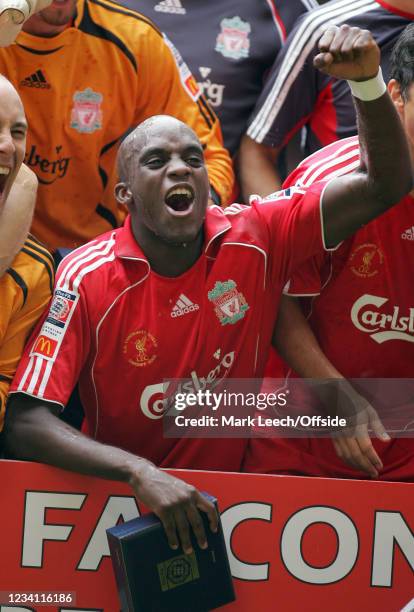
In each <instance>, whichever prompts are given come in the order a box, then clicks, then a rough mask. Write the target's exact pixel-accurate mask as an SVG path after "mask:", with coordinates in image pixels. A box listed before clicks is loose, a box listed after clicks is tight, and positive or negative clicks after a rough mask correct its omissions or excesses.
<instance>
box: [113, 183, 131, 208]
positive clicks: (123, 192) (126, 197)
mask: <svg viewBox="0 0 414 612" xmlns="http://www.w3.org/2000/svg"><path fill="white" fill-rule="evenodd" d="M115 197H116V199H117V202H119V204H123V205H124V206H129V204H130V203H131V202H132V193H131V191H130V189H129V187H128V186H127V185H125V183H117V184H116V185H115Z"/></svg>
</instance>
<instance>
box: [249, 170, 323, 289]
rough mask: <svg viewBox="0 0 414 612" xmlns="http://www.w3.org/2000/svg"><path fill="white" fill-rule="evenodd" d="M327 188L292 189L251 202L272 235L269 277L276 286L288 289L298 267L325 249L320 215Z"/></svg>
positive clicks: (316, 186) (317, 186) (320, 186)
mask: <svg viewBox="0 0 414 612" xmlns="http://www.w3.org/2000/svg"><path fill="white" fill-rule="evenodd" d="M325 186H326V183H324V182H320V183H315V184H313V185H311V186H310V187H308V188H306V189H305V188H302V187H289V188H288V189H285V190H283V191H279V192H277V193H275V194H271V195H270V196H267V198H264V199H261V200H260V199H259V200H253V202H252V208H254V209H255V210H256V212H257V214H258V215H259V216H260V217H261V221H262V222H263V221H264V223H265V226H266V227H267V230H268V232H269V234H268V238H267V239H268V242H269V254H270V260H269V265H270V276H271V278H272V279H273V282H274V283H275V284H277V286H280V285H282V286H285V284H286V282H287V281H288V280H289V279H291V278H292V275H293V273H294V272H295V271H296V269H297V268H298V267H299V266H301V265H302V264H303V263H305V262H306V261H307V260H308V259H310V258H311V257H313V256H315V255H320V254H322V253H324V251H325V249H326V247H325V243H324V230H323V218H322V212H321V206H322V198H323V191H324V188H325Z"/></svg>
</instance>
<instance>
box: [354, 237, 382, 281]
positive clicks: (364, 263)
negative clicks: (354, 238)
mask: <svg viewBox="0 0 414 612" xmlns="http://www.w3.org/2000/svg"><path fill="white" fill-rule="evenodd" d="M383 263H384V254H383V252H382V251H381V249H379V248H378V247H377V245H376V244H371V243H366V244H361V245H359V246H358V247H357V248H356V249H355V251H353V253H352V254H351V256H350V258H349V265H350V267H351V270H352V272H353V273H354V274H355V275H356V276H359V277H360V278H371V277H372V276H375V275H376V274H378V272H379V271H380V266H381V265H382V264H383Z"/></svg>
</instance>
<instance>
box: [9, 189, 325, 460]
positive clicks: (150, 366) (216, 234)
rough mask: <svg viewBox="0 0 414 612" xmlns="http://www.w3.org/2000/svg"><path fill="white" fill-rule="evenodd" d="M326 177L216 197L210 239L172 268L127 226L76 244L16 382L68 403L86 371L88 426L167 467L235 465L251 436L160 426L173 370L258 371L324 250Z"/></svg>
mask: <svg viewBox="0 0 414 612" xmlns="http://www.w3.org/2000/svg"><path fill="white" fill-rule="evenodd" d="M322 190H323V183H319V184H318V185H314V186H312V187H311V188H310V189H309V190H306V191H305V190H303V189H301V188H299V189H296V188H292V189H288V190H286V191H285V192H281V193H280V194H279V195H278V197H277V198H276V199H274V200H260V201H256V202H253V204H252V206H251V207H244V206H240V205H233V206H232V207H229V208H227V209H226V211H225V212H224V211H222V210H221V209H219V208H217V207H212V208H209V209H208V211H207V216H206V223H205V247H204V250H203V253H202V255H201V256H200V258H199V259H198V260H197V262H196V263H195V264H194V265H193V266H192V268H190V269H189V270H187V271H186V272H185V273H184V274H182V275H180V276H178V277H176V278H166V277H162V276H160V275H158V274H156V273H155V272H153V271H152V270H151V268H150V265H149V263H148V261H147V259H146V257H145V255H144V254H143V253H142V251H141V249H140V248H139V246H138V244H137V243H136V241H135V239H134V237H133V234H132V231H131V225H130V220H129V218H128V220H127V222H126V225H125V226H124V227H123V228H121V229H118V230H115V231H113V232H111V233H107V234H104V235H103V236H101V237H99V238H98V239H96V240H95V241H93V242H91V243H89V244H87V245H85V246H83V247H81V248H80V249H77V250H76V251H74V252H73V253H71V254H70V255H69V256H68V257H67V258H65V259H64V260H63V261H62V263H61V265H60V267H59V270H58V273H57V280H56V286H55V291H54V297H53V300H52V302H51V305H50V308H49V311H48V312H47V313H46V314H45V316H44V318H43V321H42V322H41V323H40V324H39V326H38V328H37V332H35V334H34V336H33V339H32V341H31V342H30V343H29V345H28V346H27V347H26V351H25V354H24V356H23V359H22V361H21V363H20V367H19V369H18V372H17V374H16V377H15V379H14V382H13V386H12V391H13V392H23V393H26V394H28V395H31V396H34V397H38V398H41V399H44V400H46V401H50V402H55V403H57V404H60V405H62V406H64V405H65V403H66V402H67V400H68V398H69V396H70V393H71V391H72V389H73V387H74V386H75V384H76V382H77V381H78V380H79V389H80V395H81V399H82V403H83V406H84V409H85V416H86V423H87V429H88V433H89V435H91V436H92V437H94V438H95V439H97V440H99V441H101V442H103V443H107V444H113V445H116V446H119V447H122V448H124V449H127V450H129V451H131V452H133V453H136V454H139V455H141V456H144V457H146V458H148V459H150V460H151V461H153V462H154V463H156V464H157V465H160V466H163V467H181V468H192V469H212V470H214V469H216V470H228V471H237V470H239V469H240V466H241V461H242V457H243V453H244V449H245V444H246V441H245V440H240V439H239V440H237V439H233V440H227V441H226V443H225V444H223V440H212V439H210V440H208V442H207V441H206V440H203V439H186V438H183V439H166V438H164V437H163V429H162V415H163V412H164V406H165V405H164V402H163V399H164V397H165V396H164V392H165V391H167V392H168V390H166V389H165V387H164V382H163V381H164V379H166V378H187V379H191V380H192V381H193V384H194V389H195V390H197V389H198V388H200V387H202V386H203V385H206V384H212V382H214V381H216V380H218V379H221V378H224V377H232V378H256V377H258V378H260V377H261V376H262V374H263V369H264V364H265V361H266V358H267V354H268V349H269V345H270V340H271V335H272V331H273V326H274V322H275V317H276V313H277V308H278V302H279V297H280V294H281V291H282V288H283V286H284V285H285V283H286V281H287V279H288V278H290V277H291V275H292V272H293V270H294V269H295V268H296V267H297V266H298V265H300V264H301V263H303V262H304V261H305V260H306V259H307V258H309V257H310V256H312V255H314V254H315V253H317V252H319V251H320V250H322V249H323V237H322V230H321V221H320V219H321V216H320V200H321V193H322Z"/></svg>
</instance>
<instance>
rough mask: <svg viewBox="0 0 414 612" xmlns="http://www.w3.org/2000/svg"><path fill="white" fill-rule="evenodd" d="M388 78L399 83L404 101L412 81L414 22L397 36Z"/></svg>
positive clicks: (413, 75)
mask: <svg viewBox="0 0 414 612" xmlns="http://www.w3.org/2000/svg"><path fill="white" fill-rule="evenodd" d="M390 79H395V80H396V81H398V83H399V84H400V90H401V96H402V98H403V100H404V101H405V102H406V101H407V100H408V98H409V95H408V91H409V89H410V86H411V85H412V83H414V23H410V24H409V25H408V26H407V27H406V28H405V29H404V30H403V31H402V34H401V35H400V36H399V38H398V40H397V42H396V43H395V45H394V48H393V50H392V53H391V66H390Z"/></svg>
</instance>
